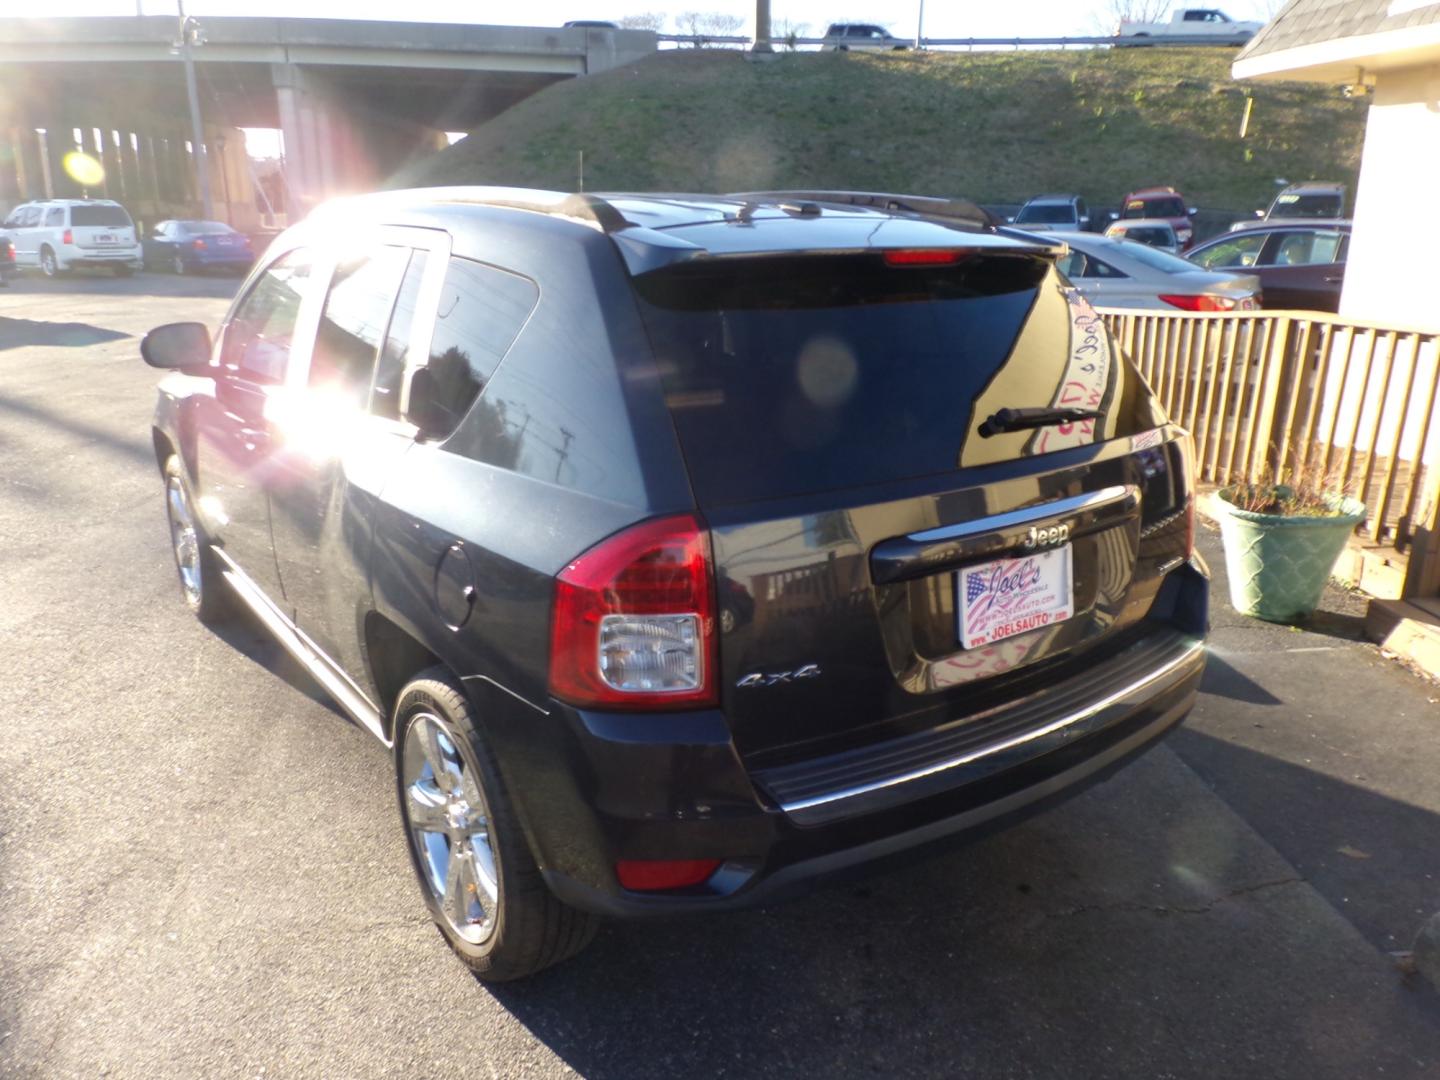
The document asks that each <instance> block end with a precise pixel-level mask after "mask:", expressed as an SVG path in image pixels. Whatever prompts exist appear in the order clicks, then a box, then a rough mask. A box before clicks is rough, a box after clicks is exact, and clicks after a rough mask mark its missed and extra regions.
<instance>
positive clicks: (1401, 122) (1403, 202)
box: [1340, 66, 1440, 329]
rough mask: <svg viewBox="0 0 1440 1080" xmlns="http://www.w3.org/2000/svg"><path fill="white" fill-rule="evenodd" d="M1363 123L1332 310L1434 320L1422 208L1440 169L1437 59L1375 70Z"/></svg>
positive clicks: (1439, 268) (1434, 282)
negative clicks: (1351, 219)
mask: <svg viewBox="0 0 1440 1080" xmlns="http://www.w3.org/2000/svg"><path fill="white" fill-rule="evenodd" d="M1377 79H1378V81H1377V84H1376V87H1375V100H1374V104H1373V105H1372V106H1371V108H1370V119H1369V123H1368V125H1367V127H1366V130H1365V150H1364V157H1363V159H1362V161H1361V165H1360V184H1359V188H1358V190H1357V192H1356V198H1355V232H1354V235H1353V237H1352V238H1351V241H1350V261H1349V265H1348V266H1347V268H1346V271H1345V291H1344V293H1343V295H1342V296H1341V298H1340V314H1341V315H1342V316H1346V317H1348V318H1353V319H1359V320H1366V321H1373V322H1378V323H1382V324H1384V325H1387V326H1397V327H1408V326H1422V327H1425V328H1428V329H1434V328H1437V327H1440V304H1437V303H1436V299H1437V297H1440V259H1437V258H1436V257H1435V252H1434V250H1433V246H1432V245H1431V244H1429V243H1428V242H1426V240H1427V234H1428V231H1429V227H1428V221H1427V214H1426V210H1425V207H1426V205H1427V203H1428V202H1429V201H1430V200H1431V199H1432V192H1433V190H1434V185H1435V177H1436V176H1440V66H1433V67H1426V68H1411V69H1406V70H1403V71H1386V72H1381V73H1380V74H1379V76H1378V77H1377Z"/></svg>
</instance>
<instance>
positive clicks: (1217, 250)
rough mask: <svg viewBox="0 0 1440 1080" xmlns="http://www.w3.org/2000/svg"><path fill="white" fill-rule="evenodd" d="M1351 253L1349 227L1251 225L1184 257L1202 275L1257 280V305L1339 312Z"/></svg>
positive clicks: (1334, 223)
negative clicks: (1238, 273) (1234, 273)
mask: <svg viewBox="0 0 1440 1080" xmlns="http://www.w3.org/2000/svg"><path fill="white" fill-rule="evenodd" d="M1349 252H1350V223H1349V222H1348V221H1326V222H1322V223H1317V224H1315V225H1269V224H1267V223H1264V222H1256V223H1255V224H1253V225H1247V226H1246V227H1245V228H1243V229H1237V230H1235V231H1234V232H1229V233H1225V234H1224V235H1223V236H1218V237H1216V238H1215V239H1214V240H1211V241H1209V242H1208V243H1204V244H1200V245H1199V246H1198V247H1195V248H1193V249H1191V250H1190V251H1187V252H1186V253H1185V257H1186V258H1187V259H1189V260H1190V261H1191V262H1193V263H1198V264H1199V265H1200V266H1203V267H1204V268H1205V269H1207V270H1230V269H1234V270H1244V271H1245V272H1246V273H1247V274H1256V275H1258V276H1259V278H1260V288H1261V290H1262V292H1263V294H1264V300H1263V302H1262V306H1263V307H1266V308H1274V309H1279V310H1301V311H1339V310H1340V290H1341V289H1342V288H1343V287H1344V284H1345V260H1346V257H1347V256H1348V254H1349Z"/></svg>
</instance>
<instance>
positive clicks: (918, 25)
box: [915, 0, 925, 49]
mask: <svg viewBox="0 0 1440 1080" xmlns="http://www.w3.org/2000/svg"><path fill="white" fill-rule="evenodd" d="M924 39H925V0H920V14H919V15H918V16H917V17H916V19H915V48H917V49H923V48H924V47H925V46H924V45H922V44H921V42H922V41H923V40H924Z"/></svg>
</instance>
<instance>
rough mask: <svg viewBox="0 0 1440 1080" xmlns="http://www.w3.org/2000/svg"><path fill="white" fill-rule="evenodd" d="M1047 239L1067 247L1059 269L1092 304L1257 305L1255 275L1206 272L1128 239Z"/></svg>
mask: <svg viewBox="0 0 1440 1080" xmlns="http://www.w3.org/2000/svg"><path fill="white" fill-rule="evenodd" d="M1047 238H1048V239H1051V240H1054V241H1056V242H1058V243H1065V244H1068V245H1069V246H1070V254H1068V255H1066V256H1065V257H1064V258H1062V259H1061V260H1060V261H1059V263H1058V265H1059V267H1060V270H1061V272H1062V273H1064V275H1065V276H1066V277H1067V278H1069V279H1070V283H1071V284H1072V285H1074V286H1075V288H1076V289H1077V290H1078V291H1079V292H1080V295H1081V296H1083V297H1085V299H1087V300H1089V301H1090V302H1091V303H1092V304H1094V305H1095V306H1096V307H1122V308H1147V309H1150V310H1154V311H1169V310H1172V309H1176V308H1178V309H1179V310H1181V311H1251V310H1254V309H1255V308H1258V307H1259V306H1260V279H1259V278H1258V277H1256V276H1255V275H1254V274H1230V273H1224V272H1217V271H1214V270H1205V269H1202V268H1201V267H1199V266H1196V265H1195V264H1194V263H1192V262H1188V261H1186V260H1185V259H1182V258H1180V257H1179V256H1178V255H1170V254H1168V253H1166V252H1164V251H1157V250H1156V249H1155V248H1152V247H1147V246H1146V245H1145V244H1137V243H1136V242H1135V241H1133V240H1119V239H1115V238H1112V237H1108V236H1089V235H1086V234H1084V233H1053V234H1047Z"/></svg>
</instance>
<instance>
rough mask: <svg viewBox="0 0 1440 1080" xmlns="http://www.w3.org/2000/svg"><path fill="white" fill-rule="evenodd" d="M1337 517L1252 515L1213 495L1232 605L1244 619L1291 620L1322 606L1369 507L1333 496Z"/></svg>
mask: <svg viewBox="0 0 1440 1080" xmlns="http://www.w3.org/2000/svg"><path fill="white" fill-rule="evenodd" d="M1329 501H1330V503H1331V505H1332V506H1333V507H1334V508H1335V510H1336V511H1337V513H1336V516H1334V517H1282V516H1281V515H1279V514H1252V513H1250V512H1249V511H1247V510H1240V509H1238V508H1236V507H1234V506H1231V505H1230V504H1229V503H1228V502H1226V501H1225V500H1224V498H1222V497H1220V496H1219V495H1217V496H1216V497H1215V502H1214V505H1215V510H1216V514H1217V516H1218V517H1219V519H1220V535H1221V537H1222V538H1223V539H1224V542H1225V567H1226V571H1227V573H1228V574H1229V577H1230V603H1231V604H1232V605H1234V607H1235V610H1236V611H1239V612H1241V613H1242V614H1245V615H1254V616H1255V617H1256V618H1260V619H1266V620H1268V621H1270V622H1289V621H1290V620H1291V619H1297V618H1299V617H1300V616H1302V615H1309V614H1310V613H1311V612H1312V611H1314V610H1315V608H1316V607H1317V606H1319V604H1320V596H1321V594H1322V593H1324V591H1325V583H1326V582H1327V581H1329V580H1330V571H1331V570H1333V569H1335V562H1336V560H1337V559H1339V558H1340V552H1342V551H1343V550H1344V549H1345V540H1346V538H1347V537H1349V535H1350V533H1351V532H1352V531H1353V530H1354V528H1355V526H1356V525H1358V524H1360V522H1362V521H1364V520H1365V504H1364V503H1362V502H1360V500H1358V499H1351V498H1347V497H1345V496H1343V495H1335V496H1331V497H1330V498H1329Z"/></svg>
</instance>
